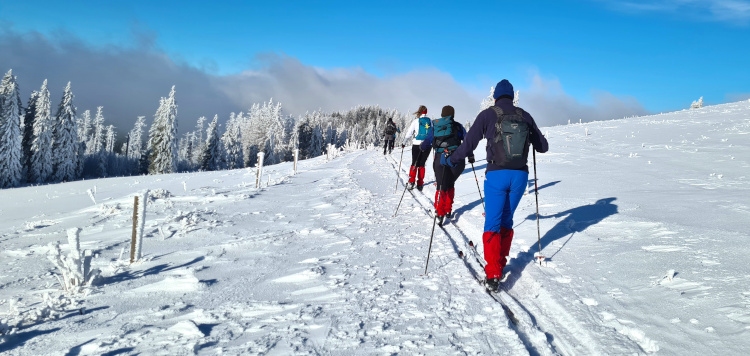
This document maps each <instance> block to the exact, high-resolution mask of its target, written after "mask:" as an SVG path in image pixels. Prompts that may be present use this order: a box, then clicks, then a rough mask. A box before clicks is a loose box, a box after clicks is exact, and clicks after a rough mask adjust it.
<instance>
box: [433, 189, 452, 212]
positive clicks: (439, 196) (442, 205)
mask: <svg viewBox="0 0 750 356" xmlns="http://www.w3.org/2000/svg"><path fill="white" fill-rule="evenodd" d="M455 193H456V189H455V188H451V189H448V190H438V191H436V192H435V211H436V212H437V214H438V215H446V214H448V213H450V212H452V211H453V196H454V195H455Z"/></svg>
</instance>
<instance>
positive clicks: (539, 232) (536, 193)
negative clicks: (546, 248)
mask: <svg viewBox="0 0 750 356" xmlns="http://www.w3.org/2000/svg"><path fill="white" fill-rule="evenodd" d="M531 154H532V157H533V158H534V195H535V196H536V234H537V238H538V241H539V256H537V258H539V265H540V266H541V265H542V261H543V260H544V256H542V232H541V229H540V228H539V187H538V186H537V183H536V181H537V178H536V150H533V149H532V151H531Z"/></svg>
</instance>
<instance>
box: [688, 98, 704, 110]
mask: <svg viewBox="0 0 750 356" xmlns="http://www.w3.org/2000/svg"><path fill="white" fill-rule="evenodd" d="M702 107H703V97H701V98H700V99H698V100H697V101H694V102H693V103H692V104H690V108H691V109H700V108H702Z"/></svg>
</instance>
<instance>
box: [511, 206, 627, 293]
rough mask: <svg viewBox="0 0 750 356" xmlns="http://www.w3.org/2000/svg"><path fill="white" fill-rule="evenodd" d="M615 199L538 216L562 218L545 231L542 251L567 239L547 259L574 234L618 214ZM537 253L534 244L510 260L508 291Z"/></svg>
mask: <svg viewBox="0 0 750 356" xmlns="http://www.w3.org/2000/svg"><path fill="white" fill-rule="evenodd" d="M615 200H617V198H604V199H599V200H597V201H596V202H595V203H594V204H587V205H582V206H579V207H576V208H572V209H568V210H566V211H563V212H559V213H557V214H554V215H546V216H544V215H539V219H551V218H562V217H564V219H562V220H560V222H558V223H557V224H556V225H555V226H554V227H552V229H550V230H549V231H547V232H546V233H545V234H544V236H542V238H541V245H542V251H544V250H545V248H546V247H547V246H549V244H551V243H552V242H554V241H557V240H560V239H562V238H564V237H567V238H568V239H567V240H565V242H564V243H563V244H562V245H561V246H560V247H559V248H558V249H557V251H555V252H554V253H552V254H551V255H549V256H546V257H547V259H550V260H551V259H552V257H554V256H555V255H557V253H558V252H560V251H561V250H562V249H563V248H564V247H565V246H566V245H567V244H568V242H570V240H571V239H573V236H575V234H576V232H581V231H584V230H586V229H587V228H588V227H589V226H592V225H595V224H598V223H599V222H600V221H602V220H604V219H606V218H607V217H610V216H612V215H615V214H617V213H618V211H617V205H615V204H613V203H612V202H614V201H615ZM526 220H536V214H531V215H529V216H528V217H526ZM538 251H539V242H536V241H535V242H534V244H533V245H532V246H530V247H529V249H528V251H526V252H522V253H519V254H518V256H517V257H515V258H512V259H511V260H510V261H508V265H507V267H506V268H508V269H509V270H510V272H511V275H510V278H509V279H508V281H507V282H506V285H507V288H508V289H510V288H512V287H513V285H514V284H515V283H516V281H517V280H518V279H519V278H520V277H521V274H523V271H524V270H525V269H526V267H527V266H528V265H529V264H531V263H534V262H535V259H534V253H535V252H538Z"/></svg>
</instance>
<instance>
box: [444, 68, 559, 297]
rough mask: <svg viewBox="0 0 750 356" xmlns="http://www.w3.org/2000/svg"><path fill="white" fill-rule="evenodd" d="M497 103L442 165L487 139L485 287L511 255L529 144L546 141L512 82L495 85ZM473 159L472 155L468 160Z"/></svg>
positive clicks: (540, 147) (493, 284) (542, 148)
mask: <svg viewBox="0 0 750 356" xmlns="http://www.w3.org/2000/svg"><path fill="white" fill-rule="evenodd" d="M493 97H494V98H495V105H494V106H492V107H490V108H488V109H486V110H483V111H482V112H480V113H479V115H477V118H476V120H474V123H473V124H472V125H471V128H470V129H469V132H468V133H467V134H466V139H465V140H464V142H463V143H462V144H461V145H460V146H459V147H458V148H457V149H456V150H455V151H454V152H453V154H452V155H450V156H449V157H445V156H442V157H441V164H443V165H446V166H449V167H455V166H458V165H459V164H463V160H464V158H465V157H467V156H469V155H470V154H472V153H473V152H474V150H475V149H476V148H477V145H478V144H479V141H480V140H482V139H483V138H486V139H487V172H486V174H485V180H484V194H485V203H486V209H487V210H486V217H485V220H484V234H483V235H482V241H483V242H484V259H485V260H486V261H487V265H486V266H485V269H484V270H485V273H486V275H487V288H488V289H491V290H496V289H497V287H498V285H499V283H500V279H501V278H502V276H503V268H505V264H506V263H507V257H508V254H510V244H511V241H512V240H513V213H514V212H515V210H516V208H517V207H518V203H519V202H520V201H521V197H522V196H523V193H524V191H525V189H526V184H527V182H528V179H529V167H528V166H527V162H528V156H529V144H532V145H534V149H535V150H536V151H537V152H539V153H544V152H547V150H548V149H549V146H548V144H547V139H546V138H544V136H543V135H542V133H541V131H539V128H538V127H537V126H536V122H535V121H534V119H533V118H532V117H531V115H529V113H527V112H526V111H524V110H523V109H521V108H517V107H515V106H514V105H513V85H511V84H510V82H509V81H508V80H506V79H503V80H502V81H500V82H499V83H497V86H496V87H495V92H494V95H493ZM470 162H471V160H470Z"/></svg>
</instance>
